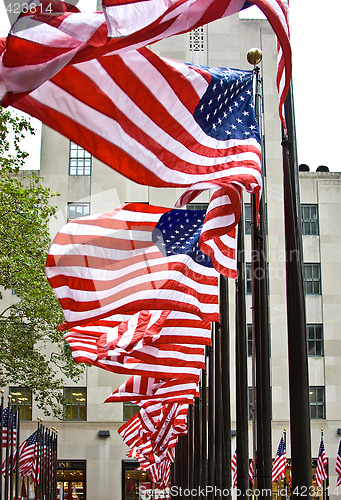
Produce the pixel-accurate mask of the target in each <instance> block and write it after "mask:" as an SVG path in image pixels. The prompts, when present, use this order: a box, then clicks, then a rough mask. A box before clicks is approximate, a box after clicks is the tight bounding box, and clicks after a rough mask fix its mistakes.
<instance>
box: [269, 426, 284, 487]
mask: <svg viewBox="0 0 341 500" xmlns="http://www.w3.org/2000/svg"><path fill="white" fill-rule="evenodd" d="M286 465H287V455H286V451H285V443H284V439H283V436H282V437H281V440H280V442H279V445H278V448H277V453H276V457H275V460H274V463H273V465H272V482H273V483H274V482H275V481H278V480H279V479H283V478H284V477H285V469H286Z"/></svg>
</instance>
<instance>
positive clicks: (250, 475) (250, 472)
mask: <svg viewBox="0 0 341 500" xmlns="http://www.w3.org/2000/svg"><path fill="white" fill-rule="evenodd" d="M254 473H255V472H254V469H253V458H252V459H251V461H250V465H249V480H250V483H251V484H252V486H253V485H254V481H253V476H254Z"/></svg>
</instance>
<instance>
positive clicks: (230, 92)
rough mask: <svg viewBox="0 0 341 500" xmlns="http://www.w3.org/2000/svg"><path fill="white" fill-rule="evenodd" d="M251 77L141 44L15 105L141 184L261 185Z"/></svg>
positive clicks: (78, 67)
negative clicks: (163, 54) (171, 56)
mask: <svg viewBox="0 0 341 500" xmlns="http://www.w3.org/2000/svg"><path fill="white" fill-rule="evenodd" d="M253 102H254V101H253V73H252V71H242V70H234V69H226V68H209V67H205V66H196V65H192V64H185V63H180V62H177V61H173V60H170V59H167V58H162V57H159V56H157V55H156V54H154V53H153V52H152V51H150V50H149V49H147V48H142V49H139V50H134V51H129V52H127V53H124V54H122V55H118V56H117V55H116V56H115V55H109V56H103V57H101V58H98V59H93V60H91V61H87V62H83V63H79V64H75V65H72V66H68V67H66V68H65V69H63V70H62V71H60V72H59V73H58V74H57V75H56V76H55V77H53V78H52V79H51V80H49V81H47V82H46V83H44V84H42V85H41V86H40V87H39V88H38V89H37V90H34V91H33V92H31V94H30V95H29V96H27V97H23V98H21V99H19V100H18V101H17V102H16V103H15V106H16V107H17V108H20V109H21V110H23V111H26V112H27V113H29V114H31V115H32V116H35V117H36V118H38V119H39V120H41V121H42V122H43V123H45V124H47V125H49V126H50V127H51V128H54V129H55V130H57V131H58V132H60V133H61V134H63V135H64V136H66V137H68V138H69V139H71V140H72V141H74V142H76V143H77V144H79V145H80V146H82V147H83V148H84V149H86V150H87V151H89V152H90V153H91V154H93V155H94V156H95V157H97V158H99V159H100V160H101V161H102V162H104V163H106V164H107V165H109V166H110V167H111V168H113V169H115V170H117V171H119V172H120V173H122V174H123V175H124V176H125V177H128V178H130V179H132V180H133V181H135V182H137V183H139V184H147V185H149V186H157V187H187V186H191V185H193V184H195V183H197V182H199V181H205V182H218V181H220V183H221V184H223V186H224V187H225V189H227V188H228V186H229V185H230V184H231V183H234V184H237V185H241V186H243V187H245V188H246V189H247V190H248V191H250V192H251V191H252V192H253V191H255V190H257V189H260V186H261V174H260V156H261V146H260V139H259V130H258V125H257V121H256V117H255V111H254V105H253Z"/></svg>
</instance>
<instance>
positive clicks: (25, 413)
mask: <svg viewBox="0 0 341 500" xmlns="http://www.w3.org/2000/svg"><path fill="white" fill-rule="evenodd" d="M19 391H22V392H23V398H24V399H26V396H29V399H28V402H27V403H26V402H23V403H20V402H18V401H20V399H21V398H19V397H18V394H17V393H18V392H19ZM9 394H10V395H11V396H12V404H14V405H18V406H19V412H20V420H26V421H31V420H32V403H33V400H32V390H31V389H29V388H28V387H25V386H21V385H20V386H19V385H18V386H9Z"/></svg>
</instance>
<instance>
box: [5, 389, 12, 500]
mask: <svg viewBox="0 0 341 500" xmlns="http://www.w3.org/2000/svg"><path fill="white" fill-rule="evenodd" d="M7 411H8V413H7V439H6V458H5V460H6V462H5V488H4V499H5V500H8V479H9V478H8V475H9V460H10V456H9V453H10V449H9V448H10V446H9V445H10V441H9V438H10V429H11V411H12V409H11V395H8V404H7Z"/></svg>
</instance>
